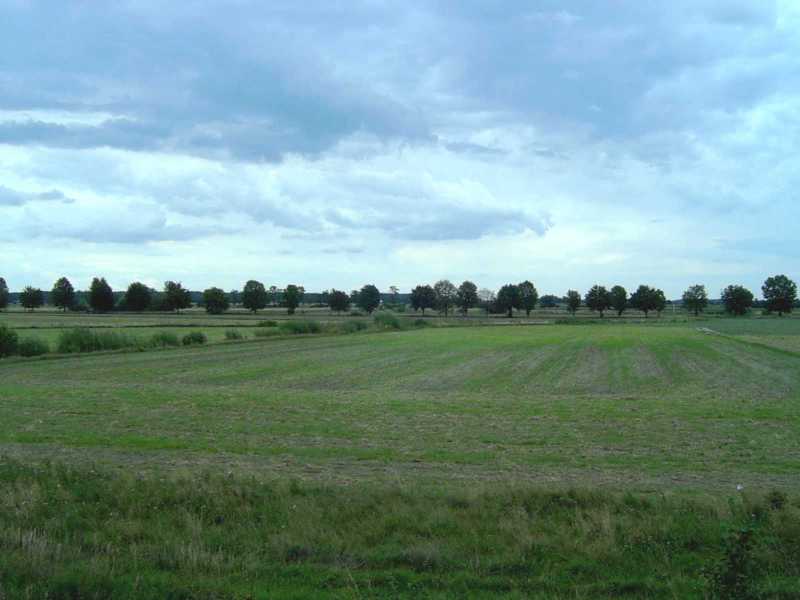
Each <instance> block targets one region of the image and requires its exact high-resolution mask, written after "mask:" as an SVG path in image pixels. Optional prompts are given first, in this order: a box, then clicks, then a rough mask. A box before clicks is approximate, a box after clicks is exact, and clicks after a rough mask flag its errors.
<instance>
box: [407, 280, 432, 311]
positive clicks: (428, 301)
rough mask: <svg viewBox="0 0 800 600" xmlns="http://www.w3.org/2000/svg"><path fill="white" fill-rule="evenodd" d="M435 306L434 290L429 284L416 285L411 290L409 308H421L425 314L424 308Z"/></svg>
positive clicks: (415, 309) (416, 309)
mask: <svg viewBox="0 0 800 600" xmlns="http://www.w3.org/2000/svg"><path fill="white" fill-rule="evenodd" d="M435 306H436V292H435V291H434V289H433V288H432V287H431V286H429V285H418V286H417V287H415V288H414V289H413V290H411V308H413V309H414V311H418V310H421V311H422V314H423V315H424V314H425V309H426V308H434V307H435Z"/></svg>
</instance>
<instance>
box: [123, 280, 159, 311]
mask: <svg viewBox="0 0 800 600" xmlns="http://www.w3.org/2000/svg"><path fill="white" fill-rule="evenodd" d="M152 300H153V292H152V291H151V290H150V288H149V287H147V286H146V285H145V284H143V283H141V282H140V281H134V282H133V283H132V284H130V285H129V286H128V290H127V291H126V292H125V308H126V309H127V310H132V311H135V312H141V311H143V310H147V309H148V308H149V307H150V303H151V302H152Z"/></svg>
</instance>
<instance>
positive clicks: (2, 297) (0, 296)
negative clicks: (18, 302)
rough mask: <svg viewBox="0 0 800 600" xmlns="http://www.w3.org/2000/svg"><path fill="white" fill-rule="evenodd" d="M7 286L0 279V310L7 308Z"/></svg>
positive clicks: (0, 278) (4, 281)
mask: <svg viewBox="0 0 800 600" xmlns="http://www.w3.org/2000/svg"><path fill="white" fill-rule="evenodd" d="M9 295H10V294H9V293H8V284H6V280H5V279H3V278H2V277H0V310H3V309H5V308H6V307H7V306H8V297H9Z"/></svg>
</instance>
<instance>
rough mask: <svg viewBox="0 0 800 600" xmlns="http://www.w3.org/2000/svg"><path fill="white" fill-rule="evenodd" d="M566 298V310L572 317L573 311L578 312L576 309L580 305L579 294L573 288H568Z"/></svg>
mask: <svg viewBox="0 0 800 600" xmlns="http://www.w3.org/2000/svg"><path fill="white" fill-rule="evenodd" d="M566 298H567V311H568V312H569V313H570V314H572V316H573V317H574V316H575V313H576V312H578V309H579V308H580V307H581V295H580V293H579V292H577V291H575V290H569V291H568V292H567V296H566Z"/></svg>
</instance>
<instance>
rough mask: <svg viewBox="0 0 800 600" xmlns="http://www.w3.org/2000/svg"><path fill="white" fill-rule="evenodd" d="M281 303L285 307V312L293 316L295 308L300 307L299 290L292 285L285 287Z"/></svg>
mask: <svg viewBox="0 0 800 600" xmlns="http://www.w3.org/2000/svg"><path fill="white" fill-rule="evenodd" d="M283 303H284V304H285V305H286V312H288V313H289V314H290V315H293V314H294V311H295V310H297V307H298V306H300V288H298V287H297V286H296V285H294V284H293V283H290V284H289V285H287V286H286V289H285V290H284V291H283Z"/></svg>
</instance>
